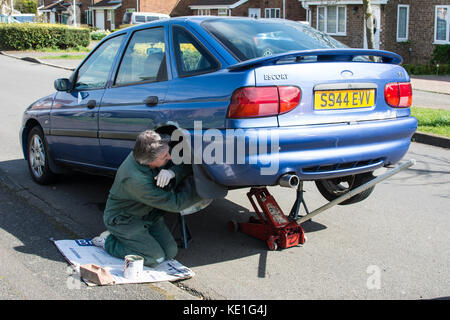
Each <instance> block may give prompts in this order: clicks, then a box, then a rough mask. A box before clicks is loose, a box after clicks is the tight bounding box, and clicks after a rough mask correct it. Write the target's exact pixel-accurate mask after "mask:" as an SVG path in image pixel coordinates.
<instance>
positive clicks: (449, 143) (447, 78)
mask: <svg viewBox="0 0 450 320" xmlns="http://www.w3.org/2000/svg"><path fill="white" fill-rule="evenodd" d="M97 43H98V42H97V41H95V42H94V41H91V43H90V45H89V48H91V49H93V48H94V47H95V46H96V45H97ZM0 54H3V55H6V56H9V57H13V58H17V59H22V60H26V61H31V62H35V63H40V64H44V65H48V66H52V67H55V68H61V69H66V70H75V68H76V67H77V66H78V65H79V64H80V63H81V62H82V61H83V59H79V58H78V59H76V58H74V59H49V57H51V56H60V55H62V54H67V55H71V56H79V55H82V54H87V53H86V52H73V53H60V52H37V51H0ZM44 56H45V59H43V58H42V57H44ZM411 85H412V88H413V95H414V97H416V98H418V99H416V98H415V99H414V102H415V106H420V107H425V108H431V109H444V110H450V75H423V76H411ZM436 97H437V99H435V98H436ZM413 141H416V142H419V143H425V144H429V145H433V146H437V147H442V148H450V139H449V138H446V137H443V136H439V135H434V134H429V133H424V132H416V133H415V134H414V136H413Z"/></svg>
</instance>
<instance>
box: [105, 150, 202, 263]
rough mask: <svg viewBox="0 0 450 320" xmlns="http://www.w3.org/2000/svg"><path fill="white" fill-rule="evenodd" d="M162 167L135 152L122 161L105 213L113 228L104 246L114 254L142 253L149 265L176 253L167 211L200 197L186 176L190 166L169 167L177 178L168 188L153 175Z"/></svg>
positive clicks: (167, 258) (190, 203)
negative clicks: (166, 220)
mask: <svg viewBox="0 0 450 320" xmlns="http://www.w3.org/2000/svg"><path fill="white" fill-rule="evenodd" d="M167 166H170V165H167ZM167 166H166V167H167ZM166 167H164V169H167V168H166ZM161 169H163V168H155V169H151V168H150V167H149V166H143V165H141V164H139V163H138V162H137V161H136V160H135V159H134V156H133V153H132V152H131V153H130V154H129V155H128V157H127V158H126V159H125V161H124V162H123V163H122V164H121V165H120V167H119V169H118V171H117V174H116V178H115V180H114V183H113V185H112V187H111V190H110V192H109V196H108V200H107V202H106V208H105V213H104V216H103V221H104V223H105V226H106V228H107V229H108V231H109V232H111V235H109V236H108V237H107V238H106V241H105V250H106V252H108V253H109V254H111V255H112V256H115V257H117V258H122V259H123V258H124V257H125V256H126V255H129V254H134V255H139V256H141V257H143V258H144V265H146V266H149V267H154V266H156V265H157V264H158V263H160V262H162V261H163V260H164V259H166V260H169V259H173V258H174V257H175V256H176V254H177V252H178V247H177V243H176V242H175V240H174V238H173V236H172V234H171V233H170V230H169V229H168V228H167V226H166V224H165V223H164V218H163V216H164V213H165V212H180V211H181V210H183V209H185V208H187V207H189V206H191V205H193V204H194V203H196V202H198V201H200V200H201V198H200V197H199V196H198V195H197V193H196V191H195V186H194V183H193V179H189V178H188V179H185V178H186V177H188V176H189V175H190V174H191V173H192V168H191V166H189V165H179V166H174V165H172V166H171V167H170V170H172V171H173V172H175V178H174V179H175V180H176V181H175V185H174V187H173V188H172V190H169V191H165V190H163V189H161V188H159V187H157V186H156V180H155V179H154V178H155V176H156V175H158V173H159V171H160V170H161Z"/></svg>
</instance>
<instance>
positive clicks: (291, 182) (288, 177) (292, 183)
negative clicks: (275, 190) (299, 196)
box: [278, 173, 300, 188]
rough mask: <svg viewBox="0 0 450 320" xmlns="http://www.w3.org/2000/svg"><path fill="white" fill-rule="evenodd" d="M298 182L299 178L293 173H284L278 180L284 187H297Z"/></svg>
mask: <svg viewBox="0 0 450 320" xmlns="http://www.w3.org/2000/svg"><path fill="white" fill-rule="evenodd" d="M299 183H300V179H299V177H298V176H297V175H295V174H290V173H286V174H284V175H282V176H281V178H280V180H278V184H279V185H280V186H281V187H285V188H297V187H298V184H299Z"/></svg>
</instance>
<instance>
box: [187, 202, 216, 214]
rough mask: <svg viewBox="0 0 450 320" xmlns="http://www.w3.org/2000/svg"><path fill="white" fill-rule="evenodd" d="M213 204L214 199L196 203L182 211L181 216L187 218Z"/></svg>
mask: <svg viewBox="0 0 450 320" xmlns="http://www.w3.org/2000/svg"><path fill="white" fill-rule="evenodd" d="M211 202H213V199H203V200H200V201H199V202H196V203H194V204H193V205H192V206H190V207H188V208H186V209H184V210H181V211H180V214H181V215H182V216H185V215H187V214H191V213H195V212H198V211H200V210H202V209H205V208H206V207H207V206H209V205H210V204H211Z"/></svg>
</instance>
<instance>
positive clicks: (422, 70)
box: [403, 64, 450, 75]
mask: <svg viewBox="0 0 450 320" xmlns="http://www.w3.org/2000/svg"><path fill="white" fill-rule="evenodd" d="M403 68H405V70H406V71H408V73H409V74H412V75H426V74H435V75H436V74H437V75H443V74H450V64H439V69H438V67H437V65H434V64H404V65H403Z"/></svg>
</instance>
